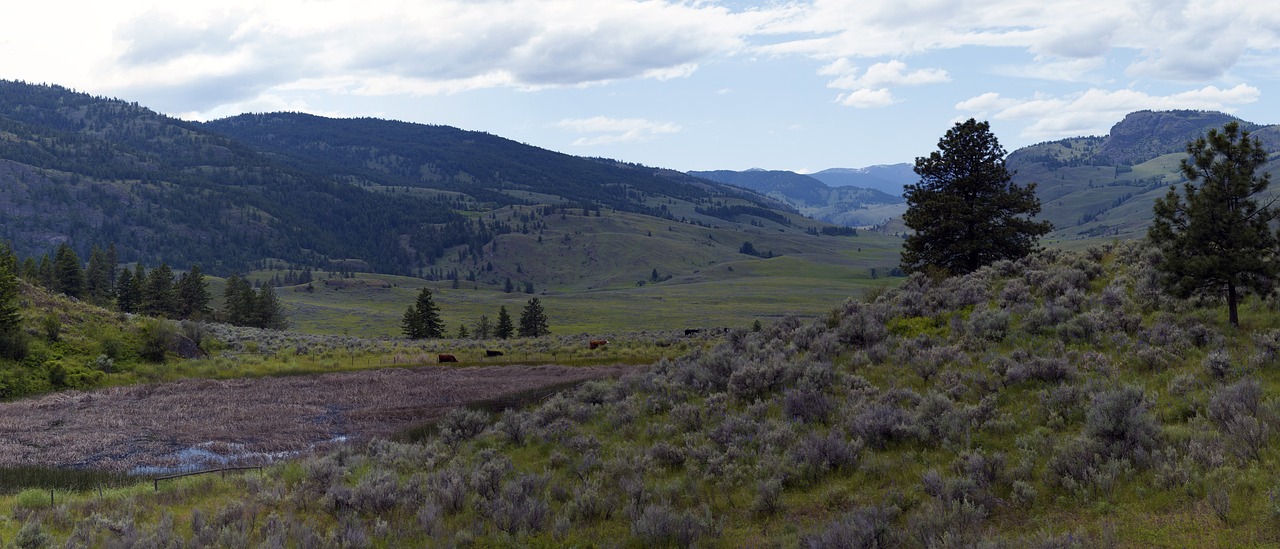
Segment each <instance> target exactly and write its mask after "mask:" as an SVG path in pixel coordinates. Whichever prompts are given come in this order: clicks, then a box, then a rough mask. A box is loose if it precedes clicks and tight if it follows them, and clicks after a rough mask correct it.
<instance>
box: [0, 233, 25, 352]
mask: <svg viewBox="0 0 1280 549" xmlns="http://www.w3.org/2000/svg"><path fill="white" fill-rule="evenodd" d="M17 268H18V258H17V256H15V255H14V254H13V251H12V250H11V249H10V248H9V245H8V244H5V243H0V357H3V358H8V359H13V360H21V359H22V358H24V357H26V355H27V336H26V333H25V332H23V331H22V310H21V309H20V308H19V305H18V276H17V272H16V271H17Z"/></svg>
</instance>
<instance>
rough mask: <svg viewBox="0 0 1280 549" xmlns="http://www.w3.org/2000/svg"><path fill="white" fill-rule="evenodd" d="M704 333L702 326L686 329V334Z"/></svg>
mask: <svg viewBox="0 0 1280 549" xmlns="http://www.w3.org/2000/svg"><path fill="white" fill-rule="evenodd" d="M700 333H702V328H689V329H686V330H685V331H684V335H687V336H691V335H693V334H700Z"/></svg>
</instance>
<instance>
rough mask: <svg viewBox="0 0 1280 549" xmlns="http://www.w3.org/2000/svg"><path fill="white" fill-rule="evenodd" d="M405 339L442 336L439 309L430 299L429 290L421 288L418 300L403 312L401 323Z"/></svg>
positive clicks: (442, 330)
mask: <svg viewBox="0 0 1280 549" xmlns="http://www.w3.org/2000/svg"><path fill="white" fill-rule="evenodd" d="M401 326H402V328H403V331H404V335H405V337H408V338H409V339H427V338H438V337H443V336H444V323H443V322H441V321H440V308H439V307H437V306H436V303H435V300H433V299H432V297H431V288H423V289H422V291H421V292H419V293H418V299H417V301H416V302H414V304H413V305H410V306H409V308H408V309H407V310H405V312H404V320H403V321H402V322H401Z"/></svg>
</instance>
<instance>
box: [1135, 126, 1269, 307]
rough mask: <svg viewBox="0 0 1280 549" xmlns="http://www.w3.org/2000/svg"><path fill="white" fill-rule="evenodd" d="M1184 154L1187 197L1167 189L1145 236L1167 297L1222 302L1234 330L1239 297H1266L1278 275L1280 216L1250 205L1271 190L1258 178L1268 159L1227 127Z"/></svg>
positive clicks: (1192, 144) (1258, 144) (1254, 143)
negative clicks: (1274, 226)
mask: <svg viewBox="0 0 1280 549" xmlns="http://www.w3.org/2000/svg"><path fill="white" fill-rule="evenodd" d="M1187 154H1188V156H1189V157H1188V158H1185V159H1183V160H1182V175H1183V176H1184V177H1186V178H1187V182H1186V184H1184V185H1183V193H1184V194H1185V197H1184V196H1182V195H1179V194H1178V191H1177V188H1171V189H1169V193H1168V194H1166V195H1165V196H1164V198H1160V199H1157V200H1156V204H1155V220H1154V221H1153V222H1152V223H1151V227H1150V229H1149V230H1148V233H1147V234H1148V236H1149V237H1150V239H1151V241H1152V242H1154V243H1155V244H1156V245H1157V246H1159V247H1160V249H1161V251H1162V252H1163V254H1162V256H1161V260H1160V263H1159V265H1158V266H1157V267H1158V268H1159V270H1160V271H1161V273H1162V274H1163V275H1164V279H1165V283H1166V285H1167V287H1168V288H1169V291H1170V293H1173V294H1174V295H1177V296H1180V297H1189V296H1191V295H1194V294H1208V295H1221V296H1224V297H1226V300H1227V310H1228V320H1229V321H1230V322H1231V325H1232V326H1239V325H1240V317H1239V313H1238V312H1237V308H1238V304H1239V300H1240V297H1241V294H1242V293H1245V292H1250V291H1252V292H1257V293H1259V294H1266V293H1269V292H1270V291H1271V287H1272V280H1274V279H1275V277H1276V275H1277V273H1280V263H1278V262H1277V258H1276V244H1277V238H1276V235H1275V234H1274V233H1273V232H1272V231H1271V228H1270V223H1271V221H1272V220H1273V219H1275V218H1276V216H1277V214H1278V213H1280V212H1277V211H1276V210H1273V209H1271V207H1270V206H1271V202H1268V203H1267V205H1265V206H1259V205H1258V202H1257V200H1256V198H1255V197H1257V196H1258V195H1259V194H1260V193H1263V192H1265V191H1266V190H1267V187H1268V186H1269V185H1270V184H1271V174H1269V173H1262V174H1261V175H1259V171H1260V168H1262V166H1263V165H1264V164H1266V163H1267V152H1266V150H1264V149H1263V147H1262V142H1261V141H1259V140H1258V139H1257V138H1254V139H1250V138H1249V132H1247V131H1241V130H1240V124H1239V123H1238V122H1234V121H1232V122H1229V123H1227V124H1226V125H1225V126H1223V128H1222V131H1218V130H1216V129H1213V130H1209V133H1208V134H1207V135H1206V136H1204V137H1201V138H1199V139H1197V140H1195V141H1192V142H1189V143H1187ZM1201 181H1203V182H1202V183H1200V182H1201ZM1197 183H1199V185H1197ZM1273 202H1274V200H1273Z"/></svg>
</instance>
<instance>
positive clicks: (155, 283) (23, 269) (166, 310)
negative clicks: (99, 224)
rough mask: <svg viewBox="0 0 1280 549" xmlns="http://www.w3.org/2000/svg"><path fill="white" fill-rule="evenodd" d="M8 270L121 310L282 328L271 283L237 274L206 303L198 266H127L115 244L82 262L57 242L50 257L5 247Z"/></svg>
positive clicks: (281, 312) (206, 288)
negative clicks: (217, 301)
mask: <svg viewBox="0 0 1280 549" xmlns="http://www.w3.org/2000/svg"><path fill="white" fill-rule="evenodd" d="M4 253H6V254H8V257H9V258H10V259H11V263H12V272H13V273H14V274H15V275H18V276H21V277H22V278H24V279H26V280H27V281H28V282H30V283H32V284H34V285H37V286H40V287H43V288H45V289H46V290H49V291H52V292H56V293H60V294H63V295H66V296H68V297H72V298H75V299H81V300H86V301H88V302H90V303H93V304H94V305H97V306H100V307H103V308H107V309H114V310H117V311H120V312H122V313H135V314H142V315H147V316H154V317H158V318H169V319H174V320H212V321H218V322H225V323H227V324H234V325H237V326H250V327H255V328H268V329H277V330H279V329H284V328H286V327H287V326H288V321H287V320H286V319H285V316H284V309H283V308H282V307H281V305H280V302H279V300H278V299H277V298H276V295H275V290H274V289H272V287H271V285H269V284H268V285H264V286H262V287H261V288H259V289H257V290H254V288H253V287H252V286H251V285H250V283H249V282H248V280H246V279H244V278H243V277H241V276H240V275H232V276H231V277H230V278H228V279H227V287H226V290H225V291H224V293H223V298H224V302H225V306H224V307H223V309H221V310H218V311H215V310H213V308H212V307H211V306H210V304H211V302H212V296H211V295H210V293H209V284H208V282H207V281H206V280H205V277H204V273H203V271H202V270H201V268H200V266H199V265H192V266H191V268H190V269H188V270H186V271H184V272H182V273H181V274H177V275H175V273H174V271H173V269H172V268H170V267H169V265H168V264H167V263H163V262H162V263H161V264H160V266H158V267H155V268H153V269H151V270H147V268H146V267H145V266H144V265H142V264H141V263H136V264H134V266H133V267H132V268H130V267H121V266H120V265H119V264H118V263H117V261H118V260H117V255H116V247H115V244H111V245H110V246H108V247H107V248H106V249H105V250H104V249H102V248H99V247H97V246H94V247H93V248H92V251H91V252H90V254H89V261H88V263H87V264H83V263H82V262H81V260H80V258H79V256H78V255H77V254H76V252H75V250H74V249H72V247H71V245H69V244H67V243H66V242H63V243H61V244H59V245H58V247H57V248H56V249H55V250H54V253H53V257H52V258H50V256H49V254H44V255H42V256H41V257H40V258H39V259H36V258H34V257H27V258H25V259H23V260H22V261H21V262H19V261H18V260H17V256H16V255H14V254H13V252H12V251H10V250H9V248H8V247H7V246H6V247H5V251H4Z"/></svg>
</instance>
